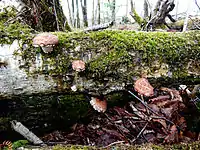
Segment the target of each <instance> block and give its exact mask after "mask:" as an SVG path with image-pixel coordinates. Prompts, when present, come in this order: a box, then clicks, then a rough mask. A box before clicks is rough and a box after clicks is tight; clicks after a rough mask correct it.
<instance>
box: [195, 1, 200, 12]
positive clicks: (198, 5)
mask: <svg viewBox="0 0 200 150" xmlns="http://www.w3.org/2000/svg"><path fill="white" fill-rule="evenodd" d="M195 4H196V5H197V7H198V8H199V10H200V6H199V5H198V3H197V0H195Z"/></svg>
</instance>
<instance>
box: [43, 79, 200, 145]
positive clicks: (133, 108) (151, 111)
mask: <svg viewBox="0 0 200 150" xmlns="http://www.w3.org/2000/svg"><path fill="white" fill-rule="evenodd" d="M137 85H138V87H134V88H133V89H131V90H128V91H127V94H131V95H132V96H133V100H132V101H130V102H128V103H127V104H126V105H125V106H123V107H119V106H114V107H112V108H108V109H107V110H106V112H104V113H102V112H101V113H94V115H93V116H92V117H91V121H90V122H89V123H88V124H78V123H76V124H74V125H73V126H72V127H71V130H70V131H68V132H64V131H54V132H52V133H50V134H46V135H45V136H44V137H42V140H43V141H45V143H47V144H48V143H49V144H51V143H55V144H59V143H62V144H76V145H77V144H78V145H90V146H101V147H102V146H103V147H107V146H109V145H112V144H118V143H124V144H143V143H154V144H173V143H180V142H192V141H196V140H198V139H200V134H199V133H195V132H192V131H190V130H189V129H188V126H187V122H186V119H185V116H184V112H185V111H187V109H188V108H187V107H188V102H192V103H193V104H194V97H195V100H196V99H197V100H199V98H198V97H197V96H196V95H195V96H194V95H193V96H191V93H189V94H190V95H188V89H186V88H185V89H182V88H179V89H178V90H177V89H172V88H166V87H162V88H160V89H156V90H157V93H156V94H154V93H152V91H153V90H154V89H153V87H152V86H151V85H150V83H149V82H148V80H147V79H144V78H141V79H139V80H138V81H136V84H135V86H137ZM145 86H146V87H145ZM134 89H135V90H134ZM143 96H145V101H144V98H143ZM140 97H141V98H140ZM146 99H147V100H146ZM137 100H138V101H137ZM195 106H196V105H195Z"/></svg>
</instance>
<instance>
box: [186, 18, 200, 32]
mask: <svg viewBox="0 0 200 150" xmlns="http://www.w3.org/2000/svg"><path fill="white" fill-rule="evenodd" d="M189 18H190V19H191V20H192V22H193V23H194V25H195V26H196V28H197V29H198V30H200V27H199V26H198V25H197V24H196V23H195V21H194V20H193V19H192V18H191V17H190V16H189Z"/></svg>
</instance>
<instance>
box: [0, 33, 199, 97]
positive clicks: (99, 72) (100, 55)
mask: <svg viewBox="0 0 200 150" xmlns="http://www.w3.org/2000/svg"><path fill="white" fill-rule="evenodd" d="M55 34H57V35H58V37H59V38H60V39H63V37H65V40H68V39H73V41H72V42H71V40H69V43H66V42H64V41H63V42H62V41H60V43H65V44H67V45H65V44H63V45H62V44H60V45H59V46H58V47H57V49H56V48H55V50H54V52H53V53H52V54H44V53H42V51H41V49H40V51H41V54H39V55H38V53H36V51H37V50H36V49H32V50H30V49H27V48H25V49H23V50H22V51H23V53H22V54H21V55H22V57H21V56H20V57H19V56H18V57H16V56H13V55H12V54H13V52H14V49H12V47H13V46H11V47H10V48H11V49H12V50H9V49H6V48H5V47H4V48H3V50H1V51H0V55H1V56H2V62H1V63H2V64H7V66H6V67H4V66H2V68H1V72H0V76H1V82H0V86H1V87H2V88H1V89H0V96H1V97H4V98H10V97H13V96H19V95H32V94H38V93H41V94H48V93H55V92H56V93H59V92H64V93H68V92H69V91H71V87H72V86H76V87H77V89H78V91H79V92H85V91H87V92H88V93H89V94H92V95H99V94H109V93H111V92H114V91H119V90H125V89H126V87H127V86H129V85H133V83H134V78H138V77H141V75H142V74H146V75H147V77H148V78H151V79H152V80H151V81H152V83H157V80H158V78H160V79H164V80H163V81H162V80H161V81H159V84H163V83H166V81H167V82H170V81H171V82H172V81H177V82H186V81H191V80H193V81H194V82H195V83H196V82H199V76H200V70H199V65H200V62H199V49H198V48H197V47H198V40H199V38H195V37H198V35H199V33H198V32H191V33H185V34H184V33H177V34H174V33H171V34H165V33H159V34H157V33H140V32H139V33H135V32H129V31H127V32H126V33H124V32H123V31H101V32H97V33H81V32H80V33H79V34H78V33H62V32H59V33H55ZM110 34H112V36H110V37H108V36H109V35H110ZM131 36H134V39H132V37H131ZM171 36H173V38H174V39H180V38H181V40H179V41H178V42H177V43H174V44H175V45H172V44H171V42H172V41H171V40H170V38H171ZM94 37H95V38H94ZM98 37H99V38H100V39H98ZM118 37H120V39H118ZM140 38H142V39H143V38H146V43H144V45H141V46H140V45H138V44H137V43H138V42H142V41H138V39H140ZM104 40H106V41H104ZM121 40H123V42H120V41H121ZM126 40H127V41H126ZM128 41H129V42H128ZM94 42H95V44H94ZM102 42H103V43H104V44H103V43H102ZM127 42H128V43H127ZM143 42H144V41H143ZM186 42H187V43H188V44H186ZM75 43H76V46H70V47H68V48H67V49H66V46H69V45H70V44H71V45H74V44H75ZM91 44H92V45H91ZM91 46H92V47H93V48H91ZM26 49H27V50H28V51H26ZM9 51H10V54H9V55H8V54H7V53H6V52H9ZM29 54H31V55H29ZM34 55H35V56H34ZM25 57H26V60H23V59H22V58H25ZM73 59H81V60H83V61H85V62H86V70H85V71H82V72H76V71H74V70H73V69H72V67H71V63H72V60H73ZM20 68H21V69H20Z"/></svg>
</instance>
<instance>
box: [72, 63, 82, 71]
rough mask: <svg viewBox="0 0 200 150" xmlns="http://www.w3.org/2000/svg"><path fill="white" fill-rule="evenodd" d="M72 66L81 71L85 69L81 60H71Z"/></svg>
mask: <svg viewBox="0 0 200 150" xmlns="http://www.w3.org/2000/svg"><path fill="white" fill-rule="evenodd" d="M72 68H73V70H76V71H78V72H80V71H83V70H85V62H84V61H82V60H74V61H73V62H72Z"/></svg>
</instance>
